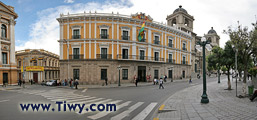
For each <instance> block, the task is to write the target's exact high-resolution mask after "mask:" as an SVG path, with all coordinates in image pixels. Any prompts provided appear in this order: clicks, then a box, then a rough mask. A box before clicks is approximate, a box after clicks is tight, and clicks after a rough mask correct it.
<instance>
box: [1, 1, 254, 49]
mask: <svg viewBox="0 0 257 120" xmlns="http://www.w3.org/2000/svg"><path fill="white" fill-rule="evenodd" d="M2 2H3V3H5V4H6V5H11V6H13V7H14V9H15V12H16V13H17V14H18V16H19V17H18V19H16V21H17V22H16V26H15V40H16V47H15V49H16V50H23V49H45V50H47V51H50V52H53V53H56V54H59V43H58V42H57V40H59V39H60V38H59V23H58V22H57V20H56V18H58V17H60V14H61V13H63V14H65V15H66V14H67V13H70V14H74V13H83V12H84V11H85V12H89V11H92V12H95V11H97V12H98V13H112V12H114V13H117V12H119V14H124V15H131V14H135V13H137V12H143V13H145V14H146V15H150V16H151V17H152V18H153V20H154V21H157V22H163V23H167V22H166V17H167V15H170V14H172V13H173V11H174V10H175V9H177V8H178V7H179V5H182V8H184V9H186V10H187V12H188V13H189V14H190V15H192V16H194V19H195V20H194V23H193V26H194V30H193V31H194V32H195V33H196V34H197V35H198V36H203V35H204V34H207V32H208V31H209V30H210V29H211V27H213V28H214V30H216V32H217V34H218V35H219V36H220V46H221V47H224V45H225V42H226V41H227V40H229V37H228V35H226V34H223V30H227V29H228V26H233V27H236V26H237V24H238V22H237V21H239V24H240V25H242V26H248V28H249V29H251V28H252V26H251V23H253V22H256V17H255V16H256V15H257V7H256V6H257V0H2Z"/></svg>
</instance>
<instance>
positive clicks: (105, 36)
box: [100, 34, 109, 39]
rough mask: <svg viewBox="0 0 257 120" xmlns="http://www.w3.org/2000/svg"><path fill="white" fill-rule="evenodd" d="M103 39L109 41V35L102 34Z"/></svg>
mask: <svg viewBox="0 0 257 120" xmlns="http://www.w3.org/2000/svg"><path fill="white" fill-rule="evenodd" d="M100 38H101V39H109V35H107V34H100Z"/></svg>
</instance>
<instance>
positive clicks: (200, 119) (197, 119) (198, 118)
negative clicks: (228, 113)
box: [189, 117, 202, 120]
mask: <svg viewBox="0 0 257 120" xmlns="http://www.w3.org/2000/svg"><path fill="white" fill-rule="evenodd" d="M189 119H190V120H202V118H200V117H194V118H189Z"/></svg>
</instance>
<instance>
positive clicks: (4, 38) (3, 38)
mask: <svg viewBox="0 0 257 120" xmlns="http://www.w3.org/2000/svg"><path fill="white" fill-rule="evenodd" d="M1 39H2V40H7V41H10V39H8V38H6V37H1Z"/></svg>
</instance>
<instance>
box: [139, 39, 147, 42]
mask: <svg viewBox="0 0 257 120" xmlns="http://www.w3.org/2000/svg"><path fill="white" fill-rule="evenodd" d="M138 41H139V40H138ZM145 41H146V39H145V38H143V39H141V41H139V42H145Z"/></svg>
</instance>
